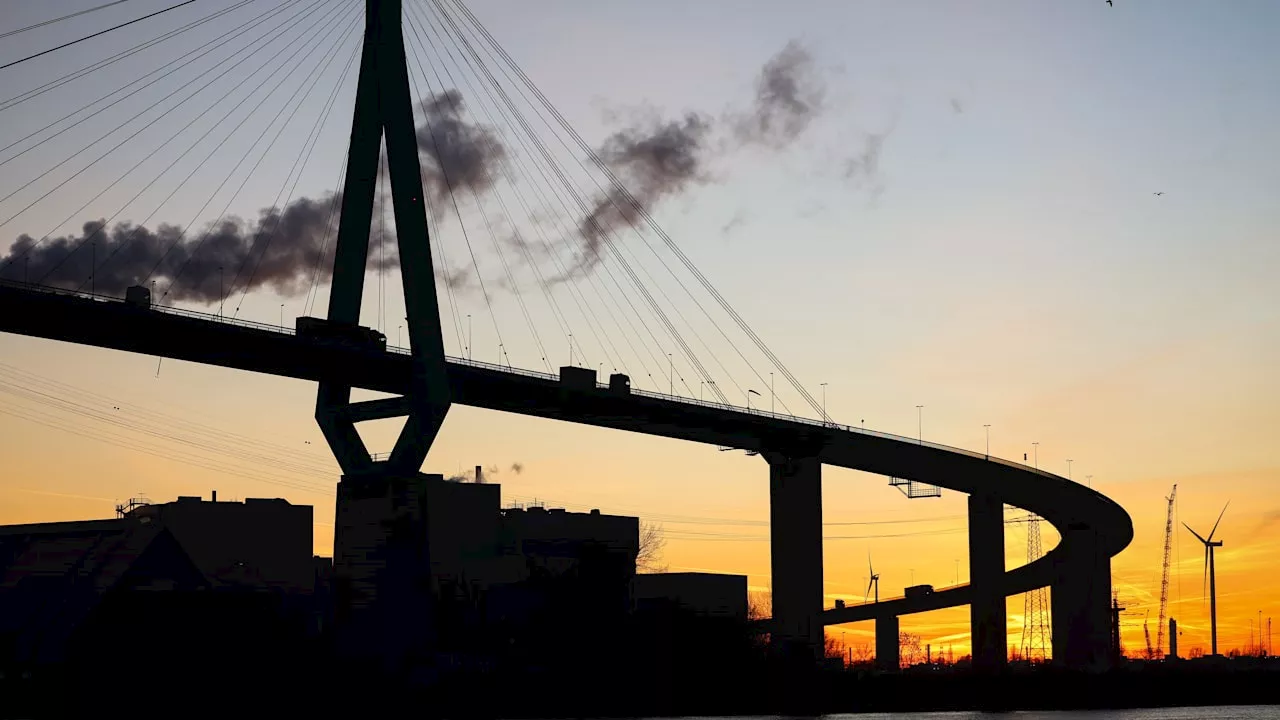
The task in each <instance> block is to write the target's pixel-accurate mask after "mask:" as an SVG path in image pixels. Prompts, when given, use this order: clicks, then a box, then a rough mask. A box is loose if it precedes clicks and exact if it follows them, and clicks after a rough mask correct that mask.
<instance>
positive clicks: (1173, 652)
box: [1169, 618, 1178, 660]
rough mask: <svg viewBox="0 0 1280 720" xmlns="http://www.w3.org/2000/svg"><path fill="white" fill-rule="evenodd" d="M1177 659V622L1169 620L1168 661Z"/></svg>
mask: <svg viewBox="0 0 1280 720" xmlns="http://www.w3.org/2000/svg"><path fill="white" fill-rule="evenodd" d="M1177 658H1178V621H1177V620H1174V619H1173V618H1169V659H1170V660H1176V659H1177Z"/></svg>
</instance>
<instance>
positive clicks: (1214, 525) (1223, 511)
mask: <svg viewBox="0 0 1280 720" xmlns="http://www.w3.org/2000/svg"><path fill="white" fill-rule="evenodd" d="M1230 504H1231V501H1230V500H1228V501H1227V505H1230ZM1227 505H1223V506H1222V512H1220V513H1218V522H1216V523H1214V524H1213V529H1212V530H1210V531H1209V539H1210V540H1212V539H1213V534H1214V533H1216V532H1218V523H1220V522H1222V516H1223V515H1225V514H1226V512H1227Z"/></svg>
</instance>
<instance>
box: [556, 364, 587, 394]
mask: <svg viewBox="0 0 1280 720" xmlns="http://www.w3.org/2000/svg"><path fill="white" fill-rule="evenodd" d="M560 384H561V385H563V386H565V387H569V388H573V389H574V390H595V389H596V371H595V370H591V369H589V368H580V367H574V366H572V365H565V366H564V367H562V368H560Z"/></svg>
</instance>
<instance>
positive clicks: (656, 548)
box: [636, 522, 667, 574]
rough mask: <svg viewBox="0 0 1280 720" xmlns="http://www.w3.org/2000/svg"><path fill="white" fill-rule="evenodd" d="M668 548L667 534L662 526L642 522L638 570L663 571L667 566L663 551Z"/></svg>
mask: <svg viewBox="0 0 1280 720" xmlns="http://www.w3.org/2000/svg"><path fill="white" fill-rule="evenodd" d="M666 548H667V536H666V535H665V534H663V532H662V526H661V525H656V524H654V523H647V522H641V523H640V545H639V550H638V551H637V552H636V572H640V573H646V574H648V573H662V572H666V571H667V566H666V565H664V564H663V563H662V553H663V551H664V550H666Z"/></svg>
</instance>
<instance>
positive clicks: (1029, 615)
mask: <svg viewBox="0 0 1280 720" xmlns="http://www.w3.org/2000/svg"><path fill="white" fill-rule="evenodd" d="M1043 554H1044V553H1043V552H1042V551H1041V549H1040V518H1038V517H1035V516H1031V517H1030V518H1028V519H1027V563H1028V564H1030V563H1032V562H1034V561H1036V560H1039V559H1040V557H1041V556H1042V555H1043ZM1051 647H1053V631H1052V630H1051V629H1050V624H1049V588H1047V587H1042V588H1036V589H1035V590H1032V591H1031V592H1028V593H1027V594H1026V595H1024V596H1023V607H1022V656H1023V657H1024V658H1026V659H1027V660H1028V661H1031V662H1047V661H1048V660H1049V659H1050V657H1051V655H1050V648H1051Z"/></svg>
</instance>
